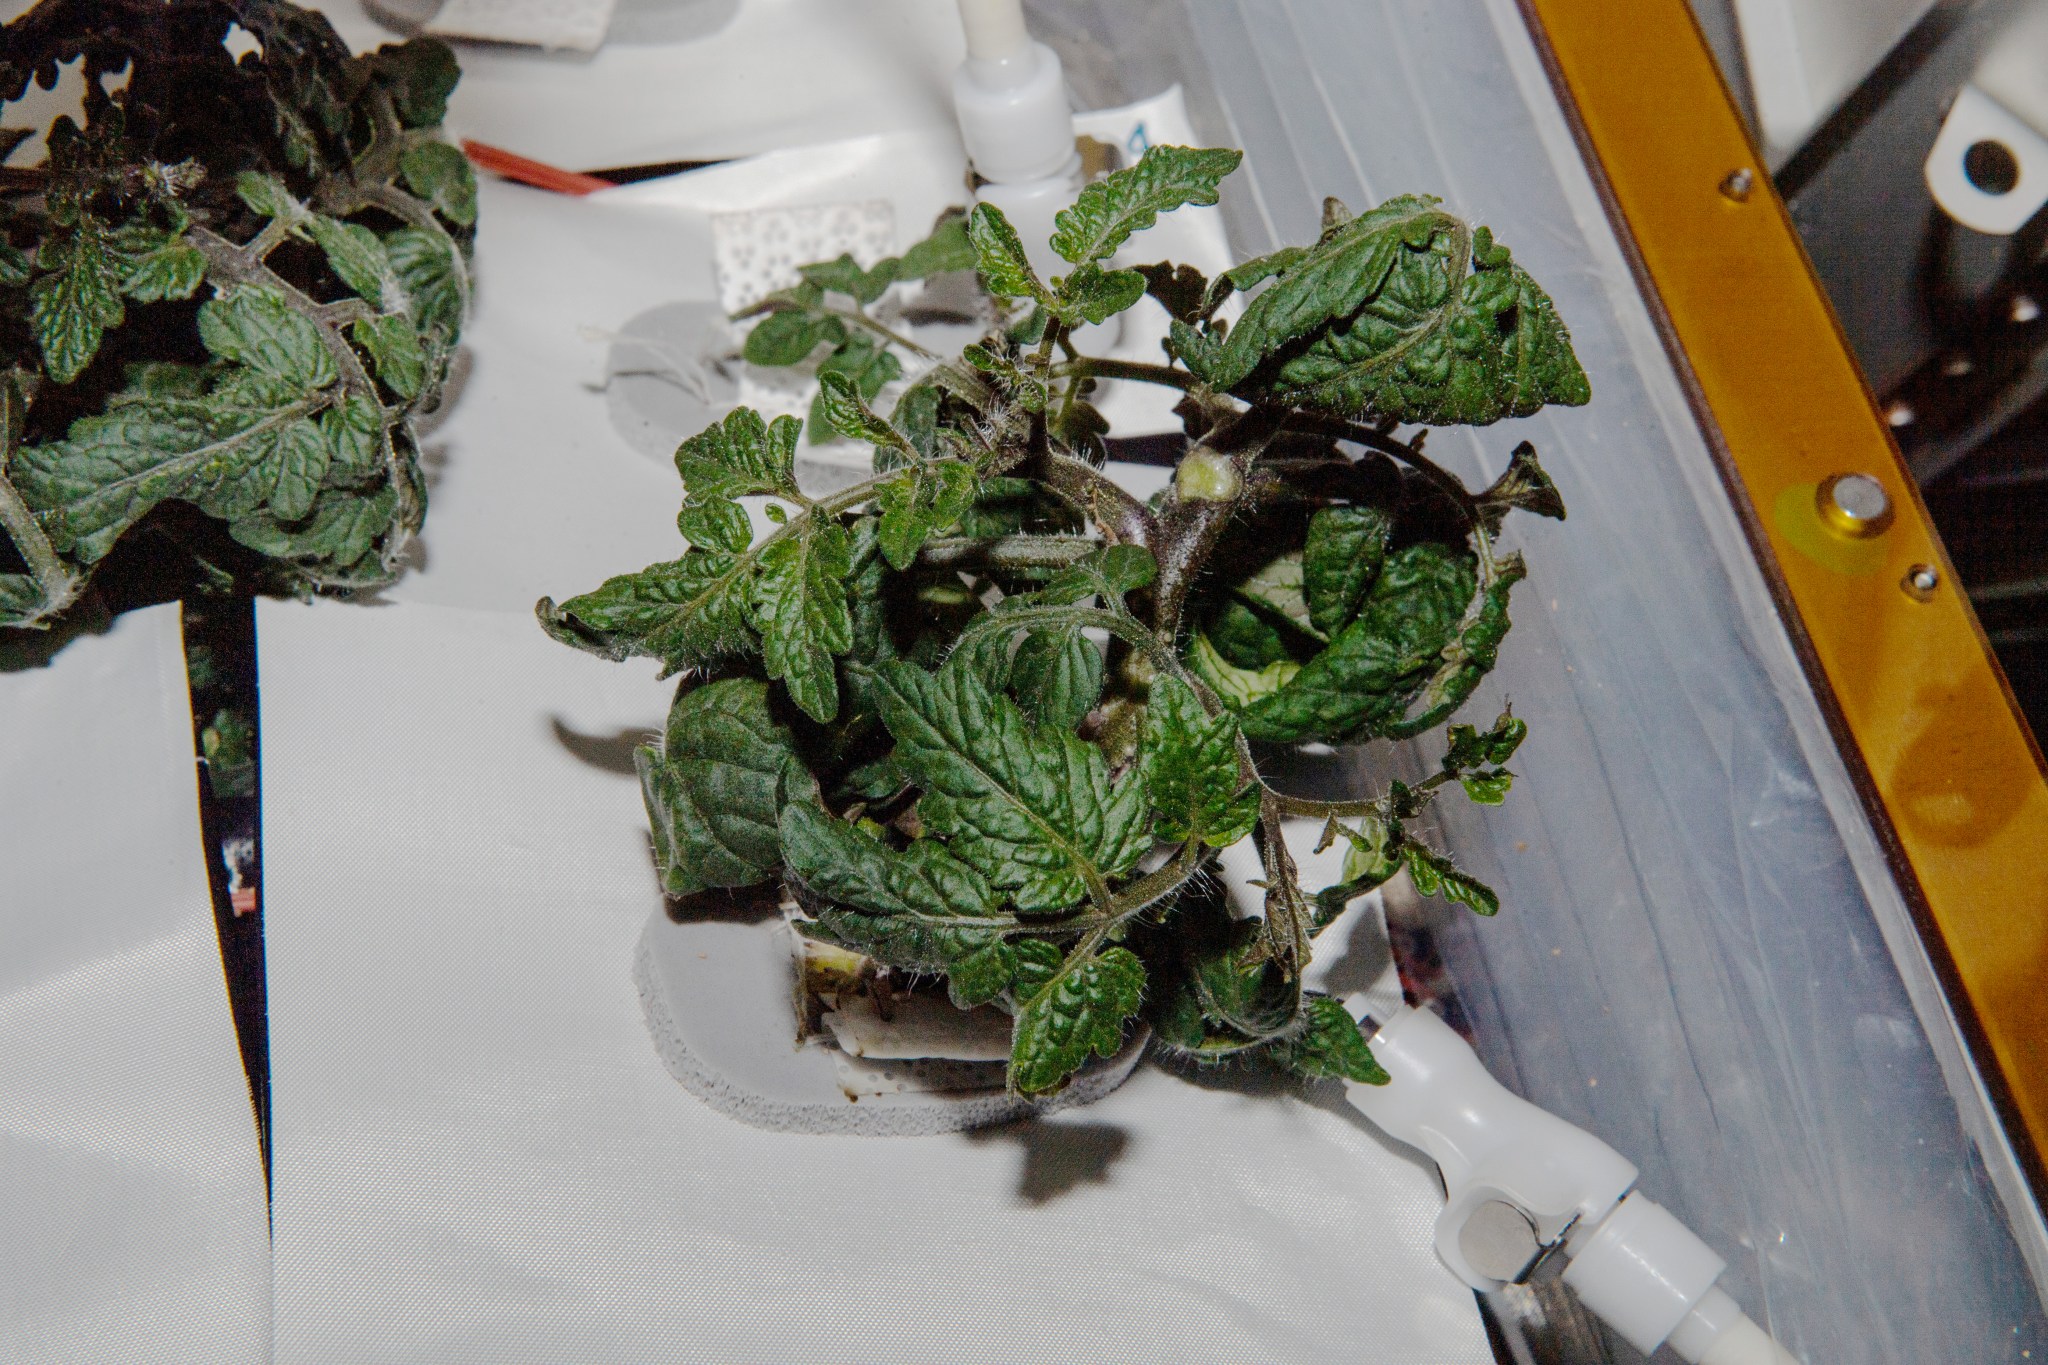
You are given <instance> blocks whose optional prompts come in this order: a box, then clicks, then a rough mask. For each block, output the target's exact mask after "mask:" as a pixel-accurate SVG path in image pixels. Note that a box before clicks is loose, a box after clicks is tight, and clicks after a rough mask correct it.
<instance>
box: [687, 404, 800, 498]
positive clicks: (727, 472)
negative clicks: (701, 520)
mask: <svg viewBox="0 0 2048 1365" xmlns="http://www.w3.org/2000/svg"><path fill="white" fill-rule="evenodd" d="M798 431H799V428H798V426H797V421H796V419H795V418H794V417H778V418H776V419H775V420H774V421H773V422H763V421H762V420H761V414H760V413H758V412H755V411H754V410H753V409H752V408H734V409H733V410H732V412H730V413H728V414H727V415H726V418H725V420H724V421H723V422H722V423H718V424H715V425H712V426H709V427H706V428H705V429H704V430H703V431H701V432H699V433H698V434H697V435H695V436H692V437H691V438H690V439H689V440H687V441H685V442H683V444H682V446H681V447H680V448H679V449H677V451H676V471H677V472H678V473H680V474H681V475H682V476H683V488H684V490H685V491H686V492H687V493H688V494H689V496H690V497H691V498H693V499H696V498H736V497H741V496H744V495H746V494H749V493H772V494H775V495H776V496H778V497H784V498H789V499H791V500H795V499H796V497H797V488H796V438H797V433H798Z"/></svg>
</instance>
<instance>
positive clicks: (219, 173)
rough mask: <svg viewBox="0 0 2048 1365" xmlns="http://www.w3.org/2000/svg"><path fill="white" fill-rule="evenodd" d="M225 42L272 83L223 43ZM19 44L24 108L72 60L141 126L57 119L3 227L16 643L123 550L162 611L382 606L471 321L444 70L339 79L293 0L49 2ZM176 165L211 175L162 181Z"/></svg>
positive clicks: (470, 200) (351, 62) (445, 58)
mask: <svg viewBox="0 0 2048 1365" xmlns="http://www.w3.org/2000/svg"><path fill="white" fill-rule="evenodd" d="M237 22H239V23H240V24H241V25H242V26H243V27H245V28H246V29H248V30H249V31H250V32H251V33H253V34H256V35H257V36H258V37H259V38H260V39H261V40H262V41H263V43H264V47H263V52H262V55H261V56H260V57H256V56H252V57H250V58H248V59H246V60H243V61H240V62H237V61H235V60H234V59H233V58H232V57H231V56H230V55H229V54H228V52H227V50H226V49H225V48H224V47H222V46H221V42H222V40H223V39H224V38H225V37H226V36H227V34H228V31H229V28H230V25H231V24H234V23H237ZM7 34H8V49H7V51H8V56H7V58H6V62H5V65H4V67H0V78H4V79H0V85H4V86H5V87H6V91H7V93H8V94H9V97H10V98H11V97H12V96H13V95H15V94H18V93H19V91H20V88H21V86H22V85H23V84H24V83H25V82H26V81H27V80H28V79H29V78H30V76H31V74H37V73H47V72H48V71H50V70H52V69H53V67H52V66H50V65H48V64H50V63H55V62H58V61H63V60H66V59H68V58H69V57H71V56H74V55H82V56H83V57H84V58H85V60H86V65H87V67H88V68H89V70H88V75H89V76H91V75H93V73H96V72H98V71H101V70H106V71H112V70H115V69H119V68H121V67H123V66H127V67H129V68H130V69H131V71H132V72H133V75H132V77H131V81H130V88H131V89H134V90H138V91H142V90H147V91H148V92H149V95H150V98H151V100H152V103H151V105H150V107H149V109H148V112H147V117H146V122H145V126H146V127H147V129H148V135H147V138H146V139H144V138H141V137H131V136H130V134H129V131H128V117H127V113H128V111H127V110H126V109H125V107H124V104H123V100H124V98H125V94H126V92H122V93H119V94H115V95H111V96H109V95H107V94H106V93H105V92H104V90H103V89H102V87H101V86H100V85H99V84H98V83H97V81H96V80H94V79H89V80H88V82H87V87H88V91H89V95H88V100H87V107H86V124H85V127H84V128H82V129H81V128H79V127H78V126H77V125H76V124H75V123H74V122H73V121H72V120H70V119H69V118H59V119H57V120H56V121H55V122H54V123H53V124H52V126H51V127H50V129H49V157H48V160H47V162H46V163H45V164H44V165H43V166H42V167H40V168H38V169H37V170H36V171H34V172H31V173H30V174H29V175H28V176H27V177H25V178H24V180H23V181H21V182H17V185H16V187H14V188H10V189H9V191H8V192H7V195H6V197H5V200H4V207H0V229H4V236H0V317H4V318H7V319H9V320H10V325H12V326H15V327H16V328H17V349H16V350H15V351H14V353H13V354H12V355H11V356H10V368H9V369H8V370H7V372H6V373H5V375H4V376H0V388H4V389H5V390H6V403H5V408H6V415H7V421H6V422H5V425H4V430H0V438H4V445H0V530H4V532H5V533H6V537H7V539H8V540H9V541H10V542H11V543H12V546H13V550H14V554H15V556H16V557H17V558H18V559H19V561H20V565H19V569H20V571H17V572H5V571H0V625H43V624H47V623H48V622H49V621H51V620H52V619H54V618H55V617H56V616H57V615H59V614H60V613H61V612H63V611H64V610H65V609H66V608H67V607H69V606H70V605H71V604H72V603H73V602H75V601H76V600H77V599H78V597H79V596H80V595H81V594H82V593H83V592H84V591H85V590H86V588H87V585H88V582H89V581H90V579H91V578H92V576H93V573H94V571H95V569H96V568H97V567H98V566H99V565H101V564H102V563H103V562H104V561H105V560H106V559H107V558H108V557H109V556H111V555H113V554H115V553H116V551H117V549H118V548H119V547H121V546H122V545H123V544H124V543H125V542H128V541H130V540H131V539H132V540H133V541H134V543H135V544H136V545H137V546H138V547H140V548H138V549H137V551H136V554H137V555H138V556H141V557H142V560H143V562H144V563H145V564H146V565H147V566H148V568H147V570H146V573H147V574H150V575H154V576H155V577H156V578H157V579H160V580H164V579H167V580H169V582H168V583H167V585H166V587H165V588H163V589H158V590H163V591H172V592H175V591H178V590H179V589H178V586H177V579H178V576H179V575H180V574H181V573H182V574H187V575H189V574H191V573H193V572H197V573H198V574H200V575H201V576H203V577H207V578H211V579H213V580H215V581H218V579H219V576H220V575H221V574H222V573H224V572H225V573H228V574H230V575H231V576H233V577H237V578H243V579H245V580H246V581H247V585H248V586H251V587H282V588H292V589H297V590H304V589H307V588H317V589H328V590H344V591H345V590H353V589H361V588H369V587H374V586H378V585H381V584H383V583H386V582H389V581H390V580H391V579H392V578H394V577H395V576H396V574H397V573H398V571H399V563H400V556H401V555H402V553H403V550H404V548H405V545H406V543H407V542H408V540H409V539H410V537H411V536H412V535H413V533H415V532H416V531H417V530H418V529H419V527H420V525H421V522H422V519H423V518H424V516H425V511H426V490H425V483H424V480H423V479H422V477H421V474H420V469H419V462H418V448H417V443H416V441H415V439H414V436H413V431H412V421H413V418H414V416H415V414H417V413H419V412H422V411H426V410H428V409H431V408H432V407H433V406H434V405H435V404H437V403H438V402H439V400H440V394H441V389H442V385H443V382H444V380H445V378H446V374H447V367H448V358H449V356H450V354H451V352H452V350H453V347H454V344H455V340H456V336H457V334H458V332H459V330H460V327H461V324H462V319H463V316H464V313H465V311H466V309H467V304H468V289H469V286H468V265H467V253H468V247H469V240H470V237H471V234H472V232H473V229H474V225H475V222H476V183H475V179H474V177H473V174H472V172H471V170H470V167H469V163H468V162H467V160H466V159H465V158H464V157H463V156H462V154H461V153H460V152H459V151H457V150H455V149H454V148H452V147H450V146H448V145H446V144H445V143H442V142H440V141H438V140H437V139H436V135H435V133H436V128H437V125H438V124H439V122H440V119H441V116H442V112H443V110H444V108H445V105H446V101H447V97H448V94H449V92H450V90H451V89H452V88H453V86H454V84H455V81H456V78H457V71H456V68H455V64H454V60H453V58H452V57H451V56H450V55H449V53H448V50H447V49H446V48H445V47H443V46H442V45H440V44H439V43H436V42H433V41H431V40H417V41H415V42H412V43H408V44H405V45H403V46H401V47H395V48H385V49H383V50H381V51H379V52H376V53H372V54H368V55H365V56H362V57H351V56H350V55H349V53H348V51H347V49H346V48H345V47H344V46H342V45H341V43H340V42H339V40H338V39H336V38H335V37H334V34H333V31H332V29H331V28H330V27H329V26H328V25H327V22H326V20H325V19H323V18H320V17H319V16H318V15H314V14H310V13H307V12H305V11H302V10H298V9H296V8H295V7H293V6H291V5H289V4H284V3H281V0H242V3H239V4H234V5H230V4H227V3H225V2H224V0H175V2H174V3H172V4H168V5H164V6H160V7H154V8H151V9H138V10H126V9H123V10H107V9H104V8H98V7H93V6H91V5H87V4H81V3H79V0H45V3H43V4H42V5H39V6H38V7H37V8H36V9H34V10H32V11H30V12H29V13H28V14H26V15H24V16H23V17H22V18H20V19H18V20H16V21H15V22H14V23H12V24H10V25H9V26H8V28H7ZM37 78H38V79H40V78H41V74H37ZM167 143H169V144H173V145H179V146H184V147H188V148H191V149H192V150H193V153H194V154H193V156H192V158H191V159H189V160H186V161H182V162H179V163H177V164H174V165H167V164H164V163H161V162H158V161H155V160H152V159H151V149H152V148H153V147H156V146H161V145H165V144H167ZM46 414H47V416H46ZM167 504H178V505H180V506H182V507H184V508H188V509H192V510H196V512H197V513H198V514H199V515H200V518H201V519H200V520H198V521H195V520H193V519H192V518H191V517H190V516H189V515H187V516H184V517H182V518H181V517H175V516H174V517H170V518H169V519H166V518H165V517H164V516H159V515H158V509H160V508H164V507H165V506H166V505H167ZM145 522H148V523H149V524H150V525H151V526H152V527H154V528H155V530H156V532H157V533H156V534H155V535H153V536H149V537H131V535H130V533H131V532H133V531H135V530H136V528H138V527H140V526H142V525H143V524H144V523H145ZM174 549H175V550H176V551H177V552H178V553H176V554H172V553H167V552H168V551H171V550H174ZM181 556H182V557H183V559H182V563H185V564H189V565H192V566H196V568H183V567H181Z"/></svg>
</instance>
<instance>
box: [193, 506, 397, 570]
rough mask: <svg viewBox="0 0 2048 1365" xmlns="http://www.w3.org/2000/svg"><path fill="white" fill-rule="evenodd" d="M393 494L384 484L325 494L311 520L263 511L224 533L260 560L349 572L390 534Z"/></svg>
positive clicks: (238, 521) (394, 509)
mask: <svg viewBox="0 0 2048 1365" xmlns="http://www.w3.org/2000/svg"><path fill="white" fill-rule="evenodd" d="M397 507H398V495H397V494H396V493H395V492H393V491H392V489H391V488H390V487H389V486H388V485H387V486H385V487H383V488H380V489H378V490H377V491H376V492H374V493H369V494H357V493H349V492H336V491H332V490H330V491H328V492H326V493H323V494H321V495H320V499H319V501H318V502H316V503H315V504H314V506H313V511H312V515H310V516H308V517H306V518H303V519H302V520H300V521H298V522H295V523H292V524H289V525H288V524H286V523H284V522H282V521H280V520H279V519H278V518H277V517H276V516H274V515H272V514H271V513H269V512H254V513H251V514H250V515H248V516H246V517H239V518H237V519H235V520H233V521H231V522H229V523H228V534H229V535H231V536H233V537H234V538H235V539H236V540H238V541H240V542H241V543H242V544H244V545H246V546H248V547H249V548H250V549H252V550H254V551H256V552H257V553H258V554H261V555H268V556H269V557H270V558H272V559H284V560H292V561H295V562H298V563H302V564H309V565H311V564H324V565H327V566H329V567H331V568H333V569H335V570H337V571H339V570H345V569H350V568H353V567H355V566H356V565H357V564H359V563H361V562H362V561H363V560H364V559H365V558H366V557H367V556H368V555H369V553H370V551H371V550H373V549H375V548H376V545H377V542H378V540H379V539H380V538H382V537H383V536H384V535H385V534H386V533H388V532H389V531H390V530H391V529H392V521H393V518H394V517H395V515H396V513H397Z"/></svg>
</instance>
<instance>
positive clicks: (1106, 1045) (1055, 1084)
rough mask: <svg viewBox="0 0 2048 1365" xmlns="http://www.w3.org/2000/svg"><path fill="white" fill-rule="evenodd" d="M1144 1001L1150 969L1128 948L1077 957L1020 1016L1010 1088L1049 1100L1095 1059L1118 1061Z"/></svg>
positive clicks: (1014, 1038) (1032, 998)
mask: <svg viewBox="0 0 2048 1365" xmlns="http://www.w3.org/2000/svg"><path fill="white" fill-rule="evenodd" d="M1144 998H1145V966H1144V964H1143V963H1142V962H1140V961H1139V960H1138V958H1137V956H1136V955H1135V954H1134V953H1132V952H1131V951H1130V950H1129V949H1127V948H1110V949H1106V950H1105V951H1103V952H1102V953H1101V954H1099V955H1090V954H1088V953H1085V952H1079V951H1077V952H1075V953H1074V954H1073V955H1071V956H1070V957H1069V958H1068V959H1067V960H1066V962H1065V963H1064V964H1063V965H1062V966H1061V967H1060V969H1059V971H1058V972H1056V973H1055V974H1054V975H1053V977H1052V979H1051V980H1049V981H1047V982H1046V983H1045V984H1044V985H1043V986H1042V987H1040V988H1039V989H1038V990H1036V991H1034V992H1033V993H1032V994H1031V995H1030V997H1029V998H1028V999H1026V1000H1025V1001H1024V1003H1023V1007H1022V1008H1021V1009H1019V1010H1018V1011H1017V1024H1016V1031H1015V1033H1014V1034H1013V1035H1012V1040H1011V1046H1010V1071H1009V1083H1010V1088H1011V1089H1013V1090H1015V1091H1016V1092H1017V1093H1019V1094H1022V1095H1049V1094H1051V1093H1053V1092H1054V1091H1056V1090H1059V1089H1060V1088H1062V1087H1063V1086H1065V1085H1066V1083H1067V1081H1068V1078H1070V1077H1071V1076H1072V1075H1073V1074H1074V1072H1076V1071H1078V1070H1079V1069H1080V1068H1081V1066H1082V1065H1083V1064H1084V1063H1085V1062H1087V1060H1088V1059H1089V1057H1090V1056H1096V1057H1113V1056H1115V1055H1116V1052H1117V1049H1118V1048H1120V1047H1122V1046H1123V1041H1124V1025H1125V1023H1126V1022H1128V1021H1129V1019H1130V1017H1131V1016H1132V1015H1134V1014H1136V1013H1137V1012H1138V1006H1139V1005H1140V1004H1142V1003H1144Z"/></svg>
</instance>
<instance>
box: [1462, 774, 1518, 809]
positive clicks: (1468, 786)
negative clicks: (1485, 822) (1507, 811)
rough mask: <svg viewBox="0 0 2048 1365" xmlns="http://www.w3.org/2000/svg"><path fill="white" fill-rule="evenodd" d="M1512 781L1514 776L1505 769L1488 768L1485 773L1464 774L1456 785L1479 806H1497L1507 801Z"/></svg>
mask: <svg viewBox="0 0 2048 1365" xmlns="http://www.w3.org/2000/svg"><path fill="white" fill-rule="evenodd" d="M1514 780H1515V775H1514V774H1513V773H1511V772H1509V771H1508V770H1507V769H1506V768H1489V769H1488V770H1486V771H1485V772H1479V773H1466V774H1465V775H1464V776H1463V777H1460V778H1459V779H1458V785H1459V786H1461V787H1463V788H1464V789H1465V795H1467V796H1469V797H1471V798H1472V799H1473V800H1474V801H1476V802H1478V803H1479V804H1480V805H1482V806H1498V805H1500V804H1501V803H1502V802H1503V801H1505V800H1507V799H1508V788H1509V787H1510V786H1511V785H1513V783H1514Z"/></svg>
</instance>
